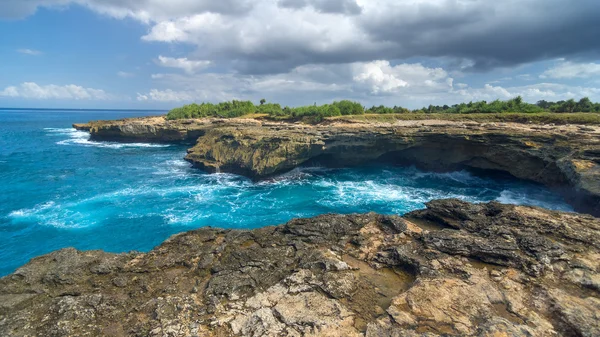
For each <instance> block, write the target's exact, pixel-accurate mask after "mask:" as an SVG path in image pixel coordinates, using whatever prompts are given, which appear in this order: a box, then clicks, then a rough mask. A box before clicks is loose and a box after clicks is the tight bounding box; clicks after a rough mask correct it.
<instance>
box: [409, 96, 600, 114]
mask: <svg viewBox="0 0 600 337" xmlns="http://www.w3.org/2000/svg"><path fill="white" fill-rule="evenodd" d="M415 112H424V113H454V114H456V113H458V114H471V113H502V112H524V113H535V112H568V113H573V112H600V103H592V101H590V99H589V98H587V97H584V98H582V99H580V100H579V101H578V102H576V101H575V100H574V99H570V100H568V101H559V102H547V101H543V100H542V101H539V102H537V103H536V104H530V103H525V102H523V99H522V98H521V97H520V96H519V97H516V98H513V99H510V100H508V101H500V100H496V101H493V102H491V103H488V102H486V101H481V102H469V103H461V104H456V105H452V106H448V105H444V106H439V105H436V106H434V105H430V106H429V107H427V108H423V109H421V110H417V111H415Z"/></svg>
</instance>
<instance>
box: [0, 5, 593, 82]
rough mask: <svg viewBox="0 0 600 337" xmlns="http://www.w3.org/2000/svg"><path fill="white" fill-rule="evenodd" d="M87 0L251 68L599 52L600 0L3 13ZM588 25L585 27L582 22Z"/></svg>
mask: <svg viewBox="0 0 600 337" xmlns="http://www.w3.org/2000/svg"><path fill="white" fill-rule="evenodd" d="M67 4H79V5H82V6H86V7H88V8H90V9H92V10H94V11H96V12H99V13H102V14H104V15H109V16H112V17H116V18H125V17H131V18H134V19H136V20H139V21H141V22H144V23H147V24H148V25H150V30H149V33H148V34H147V35H145V36H144V37H143V39H144V40H147V41H162V42H166V43H172V42H184V43H189V44H191V45H194V46H196V47H197V52H196V53H197V54H198V55H199V56H200V58H201V59H206V60H213V61H214V60H224V61H231V62H233V63H234V67H235V69H238V70H240V71H243V72H246V73H255V74H259V73H276V72H280V73H284V72H287V71H289V70H290V69H294V68H295V67H297V66H299V65H305V64H315V63H323V64H330V63H352V62H368V61H374V60H379V59H387V60H393V59H409V58H412V57H445V58H454V59H456V60H457V62H456V64H457V65H460V64H463V65H465V64H468V65H470V67H471V68H473V69H475V70H482V69H489V68H494V67H505V66H511V65H515V64H522V63H528V62H533V61H537V60H542V59H548V58H557V57H566V56H571V55H579V56H582V57H583V56H585V57H588V58H590V57H591V58H593V57H597V56H598V55H599V54H600V42H599V41H598V39H597V36H598V34H599V33H600V20H597V18H598V16H599V15H600V2H598V1H597V0H579V1H577V2H565V1H563V0H518V1H517V0H500V1H487V0H469V1H457V0H421V1H397V0H380V1H366V0H279V1H275V0H254V1H251V0H222V1H210V0H200V1H198V0H174V1H168V2H166V1H159V0H70V1H68V0H44V1H42V0H27V1H22V0H18V1H17V0H9V1H8V3H5V4H3V11H2V13H3V15H4V16H13V17H14V16H23V15H27V14H30V13H32V12H33V11H34V10H35V8H37V7H39V6H46V7H51V6H64V5H67ZM582 27H585V29H582Z"/></svg>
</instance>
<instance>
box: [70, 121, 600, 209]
mask: <svg viewBox="0 0 600 337" xmlns="http://www.w3.org/2000/svg"><path fill="white" fill-rule="evenodd" d="M74 127H75V128H77V129H80V130H86V131H89V132H90V137H91V139H92V140H97V141H119V142H156V143H182V144H189V146H191V147H190V149H189V150H188V154H187V156H186V158H185V159H186V160H187V161H189V162H190V163H191V164H192V165H193V166H194V167H197V168H199V169H202V170H205V171H207V172H227V173H235V174H240V175H243V176H246V177H249V178H251V179H253V180H261V179H265V178H269V177H271V176H274V175H276V174H281V173H284V172H287V171H290V170H292V169H294V168H296V167H298V166H300V165H305V164H310V163H311V162H318V163H319V164H321V165H324V166H333V167H347V166H358V165H364V164H367V163H371V162H374V161H386V162H389V163H393V164H399V165H416V166H417V167H419V168H422V169H425V170H431V171H437V172H447V171H451V170H456V169H464V168H472V169H483V170H496V171H502V172H506V173H508V174H510V175H512V176H515V177H517V178H519V179H525V180H530V181H534V182H537V183H541V184H543V185H546V186H547V187H549V188H551V189H554V190H555V191H557V192H559V193H560V194H561V195H563V197H565V199H566V200H567V201H568V202H569V203H570V204H571V205H572V206H573V207H575V209H576V210H577V211H578V212H584V213H589V214H593V215H596V216H599V215H600V126H598V125H585V126H583V125H572V124H567V125H553V124H530V123H487V122H485V123H484V122H481V123H480V122H473V121H470V122H464V121H444V120H396V121H393V122H377V121H353V122H351V123H350V122H348V121H345V120H341V121H340V120H338V119H329V120H327V121H325V122H324V123H320V124H317V125H308V124H301V123H290V122H282V121H269V120H261V119H249V118H232V119H219V118H204V119H189V120H186V119H183V120H174V121H169V120H166V119H165V118H164V117H145V118H131V119H124V120H118V121H96V122H90V123H87V124H75V125H74Z"/></svg>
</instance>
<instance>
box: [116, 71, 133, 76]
mask: <svg viewBox="0 0 600 337" xmlns="http://www.w3.org/2000/svg"><path fill="white" fill-rule="evenodd" d="M117 76H119V77H122V78H131V77H134V76H135V74H134V73H128V72H126V71H119V72H117Z"/></svg>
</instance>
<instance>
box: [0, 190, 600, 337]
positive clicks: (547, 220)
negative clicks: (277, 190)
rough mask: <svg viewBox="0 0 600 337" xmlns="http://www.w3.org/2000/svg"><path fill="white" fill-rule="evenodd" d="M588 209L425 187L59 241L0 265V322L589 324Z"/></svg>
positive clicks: (429, 331)
mask: <svg viewBox="0 0 600 337" xmlns="http://www.w3.org/2000/svg"><path fill="white" fill-rule="evenodd" d="M598 261H600V220H598V219H596V218H593V217H591V216H585V215H577V214H569V213H560V212H551V211H545V210H543V209H539V208H529V207H520V206H508V205H501V204H498V203H489V204H482V205H472V204H468V203H464V202H461V201H458V200H443V201H434V202H431V203H429V204H428V208H427V209H426V210H423V211H417V212H413V213H411V214H409V215H408V216H406V217H404V218H400V217H396V216H382V215H377V214H366V215H348V216H344V215H324V216H320V217H317V218H313V219H300V220H293V221H290V222H289V223H287V224H285V225H282V226H279V227H267V228H262V229H257V230H253V231H238V230H221V229H210V228H203V229H199V230H196V231H192V232H188V233H184V234H180V235H176V236H173V237H172V238H170V239H169V240H167V241H166V242H165V243H163V244H162V245H161V246H159V247H157V248H156V249H154V250H153V251H151V252H149V253H147V254H141V253H140V254H138V253H130V254H119V255H116V254H108V253H104V252H100V251H90V252H80V251H76V250H74V249H63V250H60V251H57V252H54V253H51V254H49V255H46V256H42V257H39V258H36V259H33V260H32V261H31V262H30V263H29V264H27V265H26V266H24V267H22V268H20V269H19V270H17V271H16V272H15V273H14V274H12V275H9V276H7V277H5V278H3V279H0V299H1V300H0V335H3V336H25V335H28V336H33V335H39V336H80V335H88V336H230V335H240V336H285V335H287V336H365V335H366V336H441V335H444V336H599V335H600V325H599V324H598V322H599V320H600V274H599V273H600V265H599V263H598Z"/></svg>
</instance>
